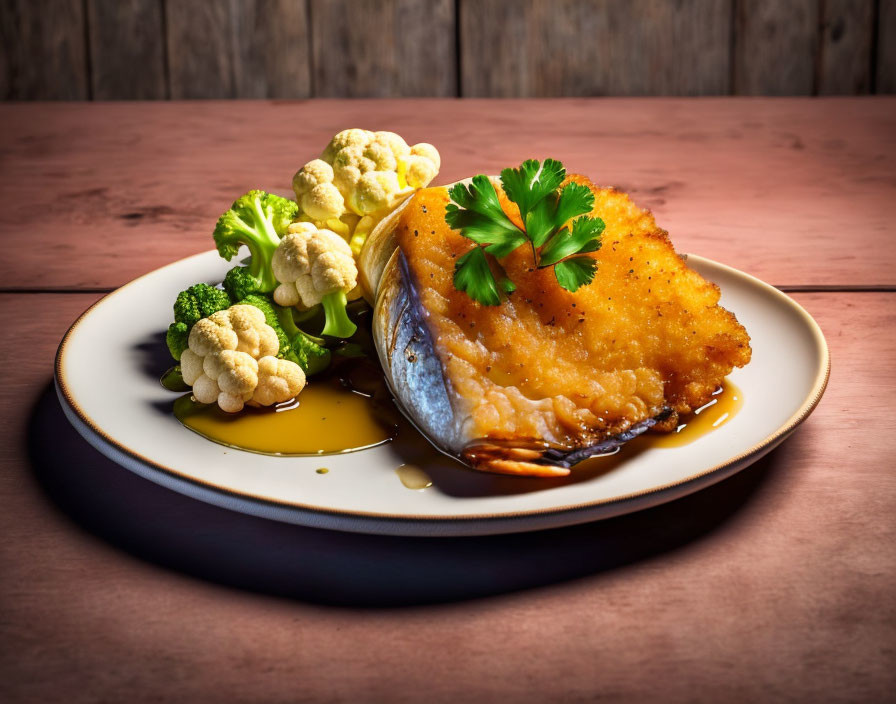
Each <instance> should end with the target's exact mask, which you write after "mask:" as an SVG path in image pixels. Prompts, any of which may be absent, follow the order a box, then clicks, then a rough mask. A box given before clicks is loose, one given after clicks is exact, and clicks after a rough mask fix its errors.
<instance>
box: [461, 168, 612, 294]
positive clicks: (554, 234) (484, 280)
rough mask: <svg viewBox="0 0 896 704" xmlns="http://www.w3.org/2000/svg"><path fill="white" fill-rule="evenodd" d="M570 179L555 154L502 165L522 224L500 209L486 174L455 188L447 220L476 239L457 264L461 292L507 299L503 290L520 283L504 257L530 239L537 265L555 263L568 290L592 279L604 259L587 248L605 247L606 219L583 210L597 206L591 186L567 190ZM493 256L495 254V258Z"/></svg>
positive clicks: (573, 186)
mask: <svg viewBox="0 0 896 704" xmlns="http://www.w3.org/2000/svg"><path fill="white" fill-rule="evenodd" d="M565 178H566V169H565V168H564V167H563V164H561V163H560V162H559V161H556V160H555V159H545V161H544V163H540V162H538V161H537V160H535V159H529V160H528V161H524V162H523V163H522V164H521V165H520V167H519V168H518V169H504V170H503V171H502V172H501V185H502V187H503V188H504V193H505V194H506V195H507V198H508V199H509V200H511V201H513V202H514V203H516V204H517V206H519V209H520V218H521V219H522V221H523V224H524V227H523V228H519V227H517V226H516V225H515V224H514V223H513V222H512V221H511V220H510V218H508V217H507V215H506V214H505V213H504V211H503V210H502V209H501V203H500V202H499V201H498V194H497V193H496V192H495V187H494V186H493V185H492V183H491V181H489V179H488V177H487V176H483V175H482V174H480V175H478V176H474V177H473V179H472V182H471V183H470V185H469V186H467V185H464V184H460V183H459V184H457V185H455V186H453V187H452V188H451V189H450V190H449V191H448V194H449V195H450V196H451V200H452V201H454V202H453V203H450V204H449V205H448V207H447V208H446V213H445V220H446V221H447V222H448V224H449V225H450V226H451V227H452V228H453V229H455V230H460V233H461V234H462V235H463V236H464V237H466V238H467V239H470V240H472V241H473V242H475V243H476V247H474V248H473V249H471V250H470V251H469V252H467V253H466V254H465V255H463V256H462V257H461V258H460V259H458V260H457V264H456V265H455V267H454V287H455V288H456V289H457V290H458V291H463V292H465V293H466V294H467V295H468V296H470V298H472V299H474V300H476V301H479V302H480V303H482V304H484V305H487V306H496V305H498V304H500V303H501V292H502V291H503V292H504V293H505V294H509V293H512V292H513V291H514V290H515V289H516V286H515V285H514V283H513V282H512V281H511V280H510V279H509V278H508V276H507V273H506V272H505V271H504V267H502V266H501V264H500V263H499V262H498V261H497V260H498V259H501V258H503V257H506V256H507V255H508V254H510V253H511V252H513V251H514V250H516V249H517V248H518V247H520V246H522V245H525V244H527V243H528V245H529V247H530V248H531V250H532V260H533V262H534V263H535V266H536V267H538V268H539V269H545V268H547V267H553V268H554V275H555V276H556V277H557V283H559V284H560V286H562V287H563V288H565V289H566V290H567V291H577V290H578V289H579V288H580V287H581V286H584V285H586V284H589V283H591V281H592V280H593V279H594V273H595V270H596V269H597V262H596V261H595V260H594V259H592V258H591V257H587V256H582V255H585V254H588V253H589V252H596V251H597V250H598V249H600V244H601V233H603V231H604V222H603V220H601V219H600V218H592V217H588V216H585V215H584V214H585V213H589V212H591V209H592V208H593V207H594V194H593V193H592V192H591V190H590V189H589V188H587V187H586V186H583V185H581V184H578V183H568V184H566V185H565V186H564V187H563V188H562V189H561V188H560V185H561V184H562V183H563V180H564V179H565ZM578 216H582V217H578ZM573 218H575V219H573ZM570 220H571V221H572V222H571V224H570V225H567V224H566V223H567V222H569V221H570ZM486 255H489V256H491V257H493V258H494V259H495V261H494V263H493V265H490V263H489V259H488V257H487V256H486ZM493 267H494V269H495V270H497V272H498V274H499V275H498V278H495V274H494V273H493V271H492V268H493Z"/></svg>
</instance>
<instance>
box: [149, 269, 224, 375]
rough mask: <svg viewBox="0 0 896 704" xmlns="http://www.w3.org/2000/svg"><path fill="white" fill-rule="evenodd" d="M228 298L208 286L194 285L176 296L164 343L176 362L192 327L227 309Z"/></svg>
mask: <svg viewBox="0 0 896 704" xmlns="http://www.w3.org/2000/svg"><path fill="white" fill-rule="evenodd" d="M230 304H231V300H230V296H228V295H227V293H225V292H224V291H222V290H221V289H218V288H214V287H213V286H209V285H208V284H195V285H194V286H190V288H188V289H186V290H185V291H181V292H180V293H179V294H177V299H176V300H175V301H174V322H173V323H171V325H170V326H169V327H168V332H167V334H166V335H165V342H166V343H167V345H168V351H169V352H171V356H172V357H174V358H175V359H176V360H180V355H181V353H182V352H183V351H184V350H185V349H187V340H188V338H189V336H190V330H191V329H192V328H193V326H194V325H195V324H196V323H197V322H199V321H200V320H202V319H203V318H207V317H208V316H210V315H211V314H212V313H217V312H218V311H219V310H224V309H225V308H229V307H230Z"/></svg>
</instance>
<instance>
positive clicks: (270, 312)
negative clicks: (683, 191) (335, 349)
mask: <svg viewBox="0 0 896 704" xmlns="http://www.w3.org/2000/svg"><path fill="white" fill-rule="evenodd" d="M240 303H241V304H243V305H250V306H255V307H256V308H258V309H259V310H260V311H261V312H262V313H264V321H265V322H266V323H267V324H268V325H270V326H271V327H272V328H274V332H276V333H277V340H278V342H279V343H280V351H279V352H278V353H277V356H278V357H282V358H283V359H288V360H289V361H290V362H295V363H296V364H298V365H299V366H300V367H301V368H302V370H303V371H304V372H305V374H307V375H308V376H311V375H312V374H317V373H318V372H321V371H323V370H324V369H326V368H327V367H328V366H330V350H328V349H327V348H326V347H324V346H323V344H322V342H323V341H322V340H318V339H317V338H314V337H311V335H309V334H308V333H306V332H303V331H302V330H300V329H299V328H298V327H297V326H296V324H295V322H294V321H293V319H292V311H290V310H289V309H287V308H281V307H280V306H278V305H277V304H276V303H273V302H272V301H271V300H270V299H269V298H268V297H267V296H262V295H259V294H253V295H250V296H247V297H246V298H244V299H243V300H241V301H240Z"/></svg>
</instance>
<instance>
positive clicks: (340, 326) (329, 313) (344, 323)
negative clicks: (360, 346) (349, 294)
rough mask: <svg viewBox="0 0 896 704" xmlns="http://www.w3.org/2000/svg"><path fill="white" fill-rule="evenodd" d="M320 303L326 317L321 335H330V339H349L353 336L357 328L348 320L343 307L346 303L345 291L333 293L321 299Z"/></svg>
mask: <svg viewBox="0 0 896 704" xmlns="http://www.w3.org/2000/svg"><path fill="white" fill-rule="evenodd" d="M321 303H322V304H323V306H324V315H325V316H326V324H325V325H324V329H323V331H322V334H324V335H331V336H332V337H343V338H345V337H351V336H352V335H354V334H355V330H357V329H358V327H357V326H356V325H355V324H354V323H353V322H352V321H351V320H349V317H348V313H346V311H345V306H346V303H348V301H347V300H346V297H345V291H333V292H332V293H328V294H327V295H326V296H324V297H323V299H322V300H321Z"/></svg>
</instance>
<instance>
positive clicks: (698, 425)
mask: <svg viewBox="0 0 896 704" xmlns="http://www.w3.org/2000/svg"><path fill="white" fill-rule="evenodd" d="M743 405H744V397H743V394H742V393H741V391H740V389H738V388H737V386H735V385H734V384H732V383H731V382H730V381H728V380H727V379H726V380H725V381H723V382H722V385H721V386H720V387H719V388H718V389H716V391H715V393H714V394H713V399H712V401H710V402H709V403H707V404H705V405H703V406H701V407H700V408H698V409H697V410H696V411H694V412H693V413H692V414H690V415H688V416H685V417H684V418H682V420H681V423H679V425H678V428H676V429H675V430H673V431H672V432H671V433H665V434H659V433H657V434H651V435H649V436H647V438H646V439H647V440H648V441H649V443H650V446H651V447H682V446H683V445H690V444H691V443H692V442H694V441H695V440H699V439H700V438H702V437H703V436H704V435H706V434H707V433H711V432H712V431H713V430H715V429H716V428H720V427H721V426H723V425H725V423H727V422H728V421H729V420H731V419H732V418H734V416H736V415H737V413H738V411H740V409H741V406H743Z"/></svg>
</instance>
